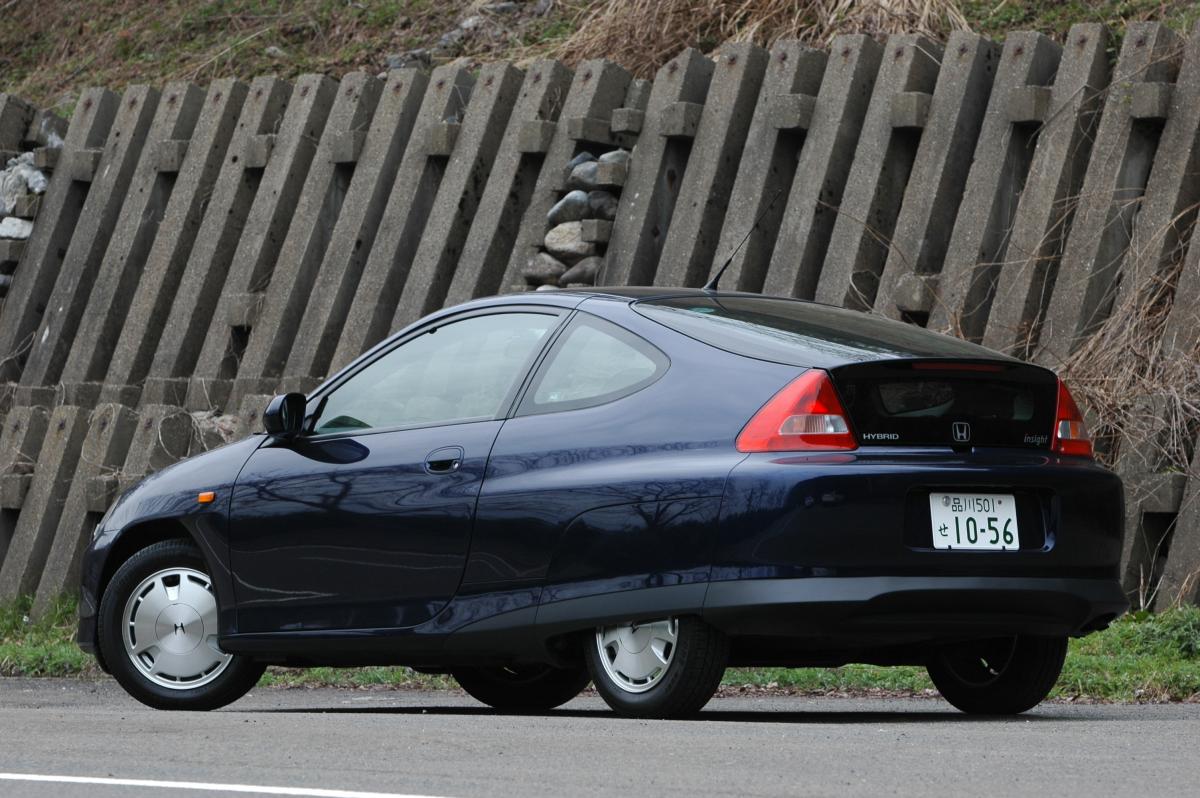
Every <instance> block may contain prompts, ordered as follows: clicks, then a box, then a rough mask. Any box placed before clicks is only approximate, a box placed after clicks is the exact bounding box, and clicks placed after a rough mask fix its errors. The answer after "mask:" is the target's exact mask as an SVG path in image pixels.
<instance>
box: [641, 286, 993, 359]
mask: <svg viewBox="0 0 1200 798" xmlns="http://www.w3.org/2000/svg"><path fill="white" fill-rule="evenodd" d="M633 308H634V310H636V311H637V312H638V313H640V314H642V315H643V316H646V317H647V318H650V319H653V320H654V321H656V322H658V323H660V324H662V325H664V326H666V327H670V328H671V329H673V330H675V331H676V332H679V333H682V334H684V335H686V336H688V337H690V338H694V339H696V340H698V341H702V342H703V343H706V344H708V345H709V346H715V347H717V348H718V349H724V350H725V351H727V352H733V353H734V354H737V355H744V356H746V357H753V358H757V359H759V360H770V361H772V362H775V363H785V364H788V365H793V366H804V367H806V368H807V367H810V366H815V367H817V368H825V369H828V368H832V367H834V366H840V365H843V364H845V363H850V362H865V361H872V360H883V359H892V358H922V357H925V358H928V357H954V358H964V359H965V358H980V357H987V358H1003V356H1002V355H998V354H997V353H995V352H992V351H990V350H988V349H984V348H983V347H981V346H978V345H976V344H972V343H970V342H968V341H962V340H959V339H957V338H951V337H950V336H948V335H938V334H937V333H932V332H929V331H928V330H923V329H921V328H920V327H914V326H913V325H911V324H905V323H903V322H898V321H892V320H891V319H884V318H880V317H879V316H872V315H870V314H868V313H860V312H859V311H856V310H847V309H846V308H836V307H831V306H829V305H821V304H818V303H816V302H805V301H802V300H796V299H780V298H777V297H764V296H755V295H743V294H733V295H730V294H711V295H706V294H689V295H687V296H678V297H669V298H665V299H652V300H643V301H641V302H637V303H634V305H633ZM1013 362H1016V361H1013Z"/></svg>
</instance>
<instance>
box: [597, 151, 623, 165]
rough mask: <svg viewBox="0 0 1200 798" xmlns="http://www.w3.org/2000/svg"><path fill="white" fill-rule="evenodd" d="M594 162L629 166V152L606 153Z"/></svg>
mask: <svg viewBox="0 0 1200 798" xmlns="http://www.w3.org/2000/svg"><path fill="white" fill-rule="evenodd" d="M596 160H598V161H600V163H619V164H621V166H628V165H629V150H613V151H612V152H606V153H604V154H603V155H601V156H600V157H599V158H597V159H596Z"/></svg>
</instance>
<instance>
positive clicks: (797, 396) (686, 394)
mask: <svg viewBox="0 0 1200 798" xmlns="http://www.w3.org/2000/svg"><path fill="white" fill-rule="evenodd" d="M263 421H264V425H265V427H266V428H267V430H268V432H267V434H266V435H256V436H252V437H250V438H247V439H245V440H243V441H240V442H238V443H235V444H232V445H229V446H226V447H224V448H222V449H219V450H216V451H212V452H208V453H206V454H204V455H201V456H199V457H194V458H191V459H190V460H186V461H184V462H181V463H179V464H177V465H175V466H173V467H171V468H168V469H166V470H164V471H162V472H160V473H157V474H155V475H154V476H152V477H150V478H148V479H146V480H145V481H144V482H142V483H141V484H140V485H138V486H137V487H136V488H134V489H133V490H131V491H129V492H128V493H126V494H125V495H124V496H123V497H122V498H121V499H120V500H119V501H118V502H117V503H116V505H115V506H114V507H113V508H112V509H111V510H110V511H109V513H108V514H107V515H106V516H105V518H104V519H103V521H101V523H100V525H99V528H98V529H97V531H96V535H95V540H94V542H93V543H92V545H91V547H90V549H89V551H88V552H87V555H86V561H85V563H84V567H83V600H82V612H81V622H80V629H79V642H80V644H81V645H82V646H83V647H84V648H85V649H86V650H88V651H90V652H93V653H95V654H96V656H97V657H98V658H99V660H100V662H101V664H102V665H103V666H104V667H105V668H106V669H107V670H108V671H109V672H111V673H112V674H113V675H114V676H115V677H116V678H117V680H118V681H119V682H120V683H121V684H122V685H123V686H124V687H125V688H126V689H127V690H128V691H129V692H130V693H131V694H132V695H133V696H134V697H136V698H138V699H139V700H141V701H143V702H145V703H147V704H149V705H151V706H155V707H160V708H167V709H210V708H214V707H218V706H221V705H224V704H226V703H228V702H230V701H233V700H235V699H237V698H238V697H240V696H241V695H243V694H244V693H245V692H246V691H247V690H249V689H250V688H251V687H252V686H253V685H254V684H255V682H256V681H257V680H258V678H259V676H260V675H261V674H262V672H263V669H264V668H265V667H266V666H267V665H269V664H279V665H290V666H315V665H342V666H353V665H367V664H403V665H409V666H412V667H414V668H416V669H418V670H421V671H428V672H446V673H451V674H453V675H454V677H455V678H456V679H457V680H458V681H459V683H460V684H461V685H462V687H463V688H464V689H465V690H466V691H467V692H469V693H470V694H471V695H473V696H475V697H476V698H478V699H480V700H481V701H483V702H485V703H487V704H490V705H492V706H494V707H497V708H500V709H505V710H514V711H519V710H527V711H529V710H546V709H550V708H552V707H555V706H558V705H560V704H562V703H565V702H566V701H568V700H570V699H571V698H572V697H574V696H575V695H577V694H578V693H579V692H580V691H581V690H582V689H583V688H584V687H585V686H586V685H587V683H588V681H589V680H590V681H592V682H594V683H595V686H596V689H597V690H598V691H599V693H600V695H601V696H603V697H604V699H605V700H606V701H607V702H608V703H609V705H610V706H611V707H612V708H613V709H614V710H616V711H618V712H621V713H624V714H627V715H634V716H642V717H676V716H681V715H686V714H689V713H694V712H696V711H698V710H699V709H700V708H701V707H703V706H704V704H705V703H706V702H707V701H708V700H709V698H710V697H711V696H712V695H713V693H714V692H715V690H716V688H717V685H718V683H719V682H720V679H721V675H722V673H723V672H724V670H725V668H726V667H727V666H763V665H774V666H790V667H806V666H834V665H840V664H843V663H847V662H867V663H876V664H884V665H892V664H920V665H924V666H926V667H927V668H928V670H929V673H930V675H931V677H932V678H933V681H934V683H935V684H936V685H937V687H938V689H939V690H940V691H941V693H942V694H943V695H944V696H945V697H946V699H948V700H949V701H950V702H951V703H952V704H954V705H955V706H957V707H959V708H960V709H962V710H965V711H967V712H977V713H1016V712H1022V711H1024V710H1026V709H1029V708H1030V707H1032V706H1034V705H1036V704H1037V703H1038V702H1039V701H1041V700H1042V699H1043V698H1044V697H1045V696H1046V694H1047V693H1048V692H1049V691H1050V689H1051V688H1052V687H1053V685H1054V682H1055V680H1056V678H1057V676H1058V674H1059V672H1060V669H1061V667H1062V663H1063V657H1064V655H1065V652H1066V645H1067V639H1068V638H1069V637H1071V636H1077V635H1083V634H1086V633H1088V632H1090V631H1094V630H1097V629H1100V628H1103V627H1104V626H1105V625H1107V624H1108V623H1109V621H1111V620H1112V619H1113V618H1114V617H1116V616H1117V615H1118V614H1120V613H1121V612H1123V611H1124V610H1125V608H1126V600H1125V596H1124V594H1123V593H1122V591H1121V588H1120V585H1119V583H1118V580H1117V566H1118V561H1119V559H1120V549H1121V546H1120V534H1121V519H1122V517H1123V510H1122V495H1121V483H1120V481H1119V480H1118V479H1117V477H1115V476H1114V475H1112V474H1110V473H1109V472H1107V471H1105V470H1104V469H1103V468H1101V467H1100V466H1098V465H1097V464H1096V463H1095V462H1093V460H1092V456H1091V453H1092V450H1091V443H1090V441H1089V439H1088V437H1087V433H1086V431H1085V429H1084V426H1083V422H1082V419H1081V416H1080V413H1079V411H1078V409H1077V408H1076V406H1075V403H1074V402H1073V401H1072V399H1071V396H1070V394H1069V393H1068V392H1067V389H1066V388H1065V387H1064V386H1063V384H1062V383H1061V382H1060V381H1059V380H1058V378H1057V377H1056V376H1055V375H1054V374H1053V373H1051V372H1049V371H1047V370H1045V369H1042V368H1039V367H1036V366H1033V365H1029V364H1027V363H1023V362H1021V361H1018V360H1014V359H1011V358H1008V357H1005V356H1002V355H999V354H996V353H995V352H992V351H989V350H987V349H983V348H981V347H978V346H975V345H973V344H970V343H965V342H963V341H960V340H957V339H954V338H949V337H946V336H942V335H937V334H934V333H930V332H927V331H924V330H921V329H918V328H915V327H912V326H909V325H905V324H901V323H897V322H890V321H885V320H882V319H879V318H875V317H872V316H869V315H865V314H860V313H857V312H853V311H848V310H842V309H839V308H833V307H827V306H823V305H818V304H813V303H810V302H802V301H796V300H788V299H776V298H769V297H763V296H758V295H750V294H738V293H717V292H713V291H704V290H666V289H646V288H629V289H611V290H610V289H595V290H587V291H549V292H539V293H533V294H520V295H511V296H506V297H498V298H491V299H485V300H480V301H476V302H472V303H469V304H466V305H462V306H459V307H454V308H449V309H446V310H443V311H440V312H438V313H436V314H434V315H432V316H430V317H428V318H426V319H423V320H422V321H420V322H418V323H416V324H414V325H412V326H411V327H409V328H407V329H405V330H403V331H401V332H400V333H398V334H397V335H395V336H393V337H391V338H390V339H388V340H387V341H385V342H383V343H382V344H380V345H378V346H376V347H375V348H373V349H372V350H371V351H369V352H367V353H366V354H365V355H363V356H362V357H360V358H359V359H358V360H356V361H355V362H354V363H352V364H351V365H350V366H348V367H347V368H346V369H344V370H342V371H341V372H340V373H338V374H337V375H335V376H334V377H332V378H331V379H329V380H328V381H327V382H326V383H325V384H324V385H322V386H321V387H320V388H319V389H318V390H317V391H315V392H314V393H313V394H312V395H311V396H309V397H307V398H306V397H304V396H301V395H299V394H288V395H285V396H280V397H276V399H275V400H274V401H273V402H272V403H271V406H270V407H269V408H268V410H267V412H266V413H265V414H264V418H263Z"/></svg>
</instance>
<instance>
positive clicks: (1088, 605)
mask: <svg viewBox="0 0 1200 798" xmlns="http://www.w3.org/2000/svg"><path fill="white" fill-rule="evenodd" d="M1128 608H1129V602H1128V600H1127V599H1126V597H1125V594H1124V592H1123V591H1122V590H1121V586H1120V584H1119V583H1118V582H1117V581H1116V580H1109V579H1057V578H1040V577H1038V578H1034V577H942V576H936V577H935V576H928V577H925V576H917V577H914V576H906V577H890V576H880V577H833V578H821V577H812V578H800V579H742V580H735V581H727V582H713V583H712V584H710V585H709V589H708V594H707V597H706V599H705V602H704V617H705V619H706V620H707V621H708V622H709V623H711V624H713V625H714V626H716V627H717V628H719V629H722V630H723V631H725V632H726V633H728V634H730V635H733V636H759V637H791V638H805V639H809V640H814V641H816V640H821V641H824V642H826V643H829V644H837V643H844V644H847V645H854V644H856V643H859V642H867V641H869V642H870V643H871V644H872V645H878V644H882V643H905V642H918V641H923V640H947V639H960V638H971V637H989V636H995V635H1007V634H1039V635H1054V636H1078V635H1082V634H1086V633H1088V632H1091V631H1095V630H1097V629H1101V628H1103V627H1104V626H1106V625H1107V624H1108V622H1109V621H1111V620H1112V619H1114V618H1116V617H1117V616H1118V615H1120V614H1122V613H1123V612H1125V611H1126V610H1127V609H1128Z"/></svg>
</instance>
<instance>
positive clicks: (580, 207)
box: [546, 191, 591, 227]
mask: <svg viewBox="0 0 1200 798" xmlns="http://www.w3.org/2000/svg"><path fill="white" fill-rule="evenodd" d="M589 200H590V195H588V193H587V192H585V191H570V192H567V194H566V195H564V196H563V198H562V199H560V200H559V201H558V202H556V203H554V207H553V208H551V209H550V213H548V214H546V221H548V222H550V226H551V227H554V226H555V225H558V224H562V223H563V222H578V221H579V220H580V219H586V218H588V215H589V213H590V212H591V202H590V201H589Z"/></svg>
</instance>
